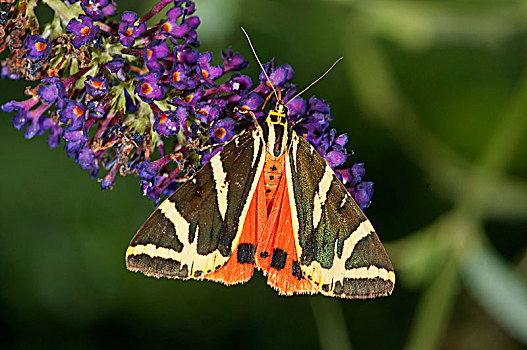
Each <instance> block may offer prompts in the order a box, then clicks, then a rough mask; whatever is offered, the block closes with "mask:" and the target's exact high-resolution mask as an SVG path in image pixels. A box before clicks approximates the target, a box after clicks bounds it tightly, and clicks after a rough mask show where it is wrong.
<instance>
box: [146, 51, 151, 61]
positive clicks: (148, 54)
mask: <svg viewBox="0 0 527 350" xmlns="http://www.w3.org/2000/svg"><path fill="white" fill-rule="evenodd" d="M150 57H152V50H150V49H146V59H147V60H149V59H150Z"/></svg>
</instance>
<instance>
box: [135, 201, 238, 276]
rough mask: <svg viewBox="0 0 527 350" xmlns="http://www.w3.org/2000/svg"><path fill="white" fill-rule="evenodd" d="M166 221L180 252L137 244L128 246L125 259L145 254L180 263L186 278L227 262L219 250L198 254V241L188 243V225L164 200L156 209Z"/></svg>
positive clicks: (170, 204) (197, 230)
mask: <svg viewBox="0 0 527 350" xmlns="http://www.w3.org/2000/svg"><path fill="white" fill-rule="evenodd" d="M158 209H159V210H160V211H161V213H163V214H164V215H165V216H166V218H167V219H168V220H170V221H171V222H172V223H173V225H174V229H175V234H176V236H177V238H178V240H179V241H180V242H181V243H183V249H182V250H181V252H177V251H176V250H174V249H170V248H165V247H157V246H155V245H154V244H151V243H149V244H146V245H142V244H138V245H135V246H130V247H128V249H127V250H126V257H127V258H128V257H129V256H133V255H141V254H145V255H148V256H150V257H151V258H162V259H171V260H175V261H179V262H180V264H181V265H180V266H181V268H183V267H184V266H185V265H186V266H187V268H188V277H194V271H202V272H204V273H206V272H209V271H214V269H215V267H216V266H217V265H223V264H225V263H226V262H227V260H228V259H229V257H224V256H222V255H221V254H220V252H219V250H215V251H214V252H212V253H210V254H207V255H201V254H199V253H198V251H197V248H198V239H197V238H195V239H194V240H193V242H192V243H190V241H189V228H190V223H189V222H188V221H187V220H186V219H185V218H184V217H183V216H182V215H181V213H180V212H179V211H178V210H177V208H176V205H175V204H174V203H173V202H171V201H170V200H169V199H166V200H165V201H164V202H163V203H162V204H161V205H160V206H159V208H158ZM198 234H199V226H196V233H195V236H196V237H198Z"/></svg>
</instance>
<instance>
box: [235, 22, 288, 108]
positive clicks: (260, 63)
mask: <svg viewBox="0 0 527 350" xmlns="http://www.w3.org/2000/svg"><path fill="white" fill-rule="evenodd" d="M241 28H242V31H243V34H245V36H246V37H247V41H248V42H249V46H250V47H251V50H253V54H254V57H256V61H257V62H258V64H259V65H260V68H262V71H263V73H264V74H265V77H266V78H267V81H268V82H269V85H271V87H272V88H273V92H274V95H275V96H276V100H277V101H279V100H280V99H279V97H278V94H277V93H276V89H275V88H274V86H273V83H271V79H269V76H268V75H267V73H266V72H265V69H264V67H263V66H262V62H260V59H259V58H258V55H257V54H256V51H255V50H254V47H253V44H252V43H251V39H250V38H249V34H247V32H246V31H245V29H243V27H241Z"/></svg>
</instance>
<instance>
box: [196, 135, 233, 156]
mask: <svg viewBox="0 0 527 350" xmlns="http://www.w3.org/2000/svg"><path fill="white" fill-rule="evenodd" d="M236 137H238V136H236ZM232 140H234V138H232V139H230V140H229V141H225V142H220V143H213V144H212V145H207V146H203V147H201V148H200V149H199V150H198V151H200V152H203V151H206V150H208V149H209V148H214V147H218V146H225V145H226V144H228V143H229V142H231V141H232Z"/></svg>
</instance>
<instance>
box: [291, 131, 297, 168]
mask: <svg viewBox="0 0 527 350" xmlns="http://www.w3.org/2000/svg"><path fill="white" fill-rule="evenodd" d="M291 134H292V138H293V140H292V141H291V151H290V152H291V154H292V155H293V165H294V166H295V171H298V170H297V167H296V152H298V142H299V140H298V138H299V136H298V135H297V133H296V132H294V131H293V132H292V133H291Z"/></svg>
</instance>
